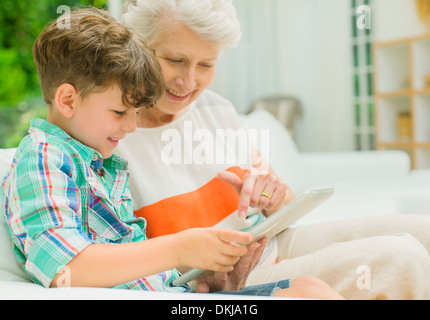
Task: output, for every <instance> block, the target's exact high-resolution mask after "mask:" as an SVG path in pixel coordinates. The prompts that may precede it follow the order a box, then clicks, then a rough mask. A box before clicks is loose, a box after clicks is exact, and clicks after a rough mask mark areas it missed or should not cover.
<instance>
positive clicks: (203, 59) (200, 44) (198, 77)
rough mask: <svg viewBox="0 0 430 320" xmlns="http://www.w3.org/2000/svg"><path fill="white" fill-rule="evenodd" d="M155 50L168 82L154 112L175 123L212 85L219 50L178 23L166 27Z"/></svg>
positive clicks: (165, 25) (155, 45) (154, 46)
mask: <svg viewBox="0 0 430 320" xmlns="http://www.w3.org/2000/svg"><path fill="white" fill-rule="evenodd" d="M153 49H155V51H156V55H157V59H158V61H159V62H160V65H161V69H162V71H163V76H164V80H165V82H166V91H165V92H164V94H163V96H162V97H161V99H160V100H159V101H158V102H157V104H156V106H155V107H154V108H155V109H156V110H154V111H158V112H159V113H161V114H168V115H172V116H173V117H172V120H173V119H174V118H176V117H178V116H180V115H181V113H182V112H183V111H184V110H185V109H186V108H187V107H188V106H189V105H190V104H191V102H193V101H194V100H196V99H197V97H198V96H199V95H200V94H201V93H202V92H203V90H204V89H206V88H207V87H208V86H209V85H210V84H211V82H212V79H213V77H214V73H215V64H216V61H217V59H218V55H219V52H220V50H219V49H218V48H216V47H214V46H212V45H211V44H210V43H208V42H207V41H205V40H203V39H202V38H201V37H200V36H198V35H197V34H195V33H194V32H193V31H192V30H191V29H189V28H188V27H187V26H185V25H183V24H176V23H166V24H164V30H163V32H162V33H161V35H160V37H159V39H158V41H157V42H156V43H155V44H154V45H153Z"/></svg>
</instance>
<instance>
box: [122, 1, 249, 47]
mask: <svg viewBox="0 0 430 320" xmlns="http://www.w3.org/2000/svg"><path fill="white" fill-rule="evenodd" d="M123 22H124V23H125V24H126V25H127V26H129V27H131V28H134V29H136V30H138V31H140V32H142V33H143V34H144V35H145V36H146V38H147V40H148V42H149V44H150V45H153V44H154V43H156V42H157V40H158V37H159V35H160V31H162V24H163V23H165V22H169V23H171V22H179V23H184V24H185V25H186V26H188V27H189V28H190V29H191V30H193V31H194V32H195V33H197V34H198V35H199V36H201V37H202V38H203V39H205V40H206V41H208V42H209V43H210V44H212V45H214V46H216V47H218V48H220V49H225V48H230V47H234V46H236V45H237V43H238V42H239V39H240V37H241V31H240V23H239V20H238V19H237V16H236V10H235V9H234V7H233V5H232V0H126V1H125V4H124V12H123Z"/></svg>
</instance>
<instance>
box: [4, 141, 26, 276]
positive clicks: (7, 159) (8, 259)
mask: <svg viewBox="0 0 430 320" xmlns="http://www.w3.org/2000/svg"><path fill="white" fill-rule="evenodd" d="M14 154H15V149H0V177H1V178H0V181H3V176H4V174H5V173H6V171H7V170H8V168H9V167H10V163H11V162H12V158H13V155H14ZM0 185H1V183H0ZM2 206H3V204H2V202H1V200H0V207H2ZM0 281H31V280H30V278H29V277H28V276H27V274H26V273H25V272H24V271H23V270H22V268H21V266H20V265H19V264H18V262H17V260H16V259H15V255H14V253H13V249H12V241H11V240H10V238H9V234H8V232H7V230H6V225H5V221H4V216H3V210H2V211H1V213H0Z"/></svg>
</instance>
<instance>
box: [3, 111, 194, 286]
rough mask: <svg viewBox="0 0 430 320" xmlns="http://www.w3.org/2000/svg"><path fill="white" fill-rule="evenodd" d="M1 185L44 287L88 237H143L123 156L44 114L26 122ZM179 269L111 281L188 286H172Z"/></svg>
mask: <svg viewBox="0 0 430 320" xmlns="http://www.w3.org/2000/svg"><path fill="white" fill-rule="evenodd" d="M2 187H3V188H2V189H3V193H2V194H1V195H0V201H2V202H4V203H3V207H4V214H5V221H6V225H7V227H8V231H9V234H10V236H11V238H12V241H13V244H14V252H15V255H16V257H17V259H18V261H19V262H20V263H21V265H22V267H23V268H24V270H25V272H26V273H27V274H28V275H29V276H30V277H31V278H32V279H33V281H35V282H36V283H39V284H41V285H43V286H45V287H49V285H50V284H51V281H52V279H53V278H54V276H55V275H56V274H57V273H58V271H59V270H60V269H61V268H62V267H64V266H65V265H66V264H67V263H68V262H69V261H70V260H72V259H73V258H74V257H75V256H76V255H77V254H79V252H81V251H82V250H83V249H85V248H86V247H87V246H89V245H91V244H94V243H130V242H136V241H143V240H146V239H147V238H146V235H145V228H146V221H145V220H144V219H142V218H136V217H135V216H134V214H133V208H132V204H131V197H130V189H129V185H128V164H127V162H126V161H125V160H124V159H122V158H120V157H119V156H117V155H113V156H112V157H110V158H109V159H105V160H103V159H102V156H101V154H100V153H98V152H96V151H95V150H93V149H91V148H89V147H87V146H85V145H83V144H82V143H80V142H79V141H77V140H75V139H73V138H72V137H70V136H69V135H68V134H67V133H65V132H64V131H63V130H62V129H60V128H59V127H57V126H55V125H53V124H51V123H49V122H47V121H45V120H41V119H33V120H32V121H31V127H30V129H29V135H27V136H26V137H25V138H24V139H23V140H22V142H21V143H20V145H19V147H18V149H17V152H16V154H15V157H14V159H13V162H12V166H11V169H10V170H9V172H8V173H7V174H6V176H5V177H4V179H3V184H2ZM0 191H1V190H0ZM152 258H153V257H148V259H152ZM178 276H179V272H178V271H177V270H170V271H166V272H163V273H160V274H156V275H153V276H149V277H145V278H142V279H138V280H136V281H132V282H128V283H126V284H123V285H120V286H117V287H115V288H127V289H139V290H151V291H172V292H178V291H179V292H181V291H185V290H187V288H185V287H173V286H171V282H172V281H173V280H174V279H176V278H177V277H178Z"/></svg>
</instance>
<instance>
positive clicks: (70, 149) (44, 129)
mask: <svg viewBox="0 0 430 320" xmlns="http://www.w3.org/2000/svg"><path fill="white" fill-rule="evenodd" d="M83 149H84V148H83V146H82V144H79V143H78V142H77V141H76V140H75V139H73V138H72V137H70V136H69V135H68V134H67V133H66V132H64V131H63V130H62V129H61V128H59V127H57V126H55V125H53V124H51V123H49V122H48V121H46V120H42V119H33V120H31V125H30V129H29V130H28V134H27V135H26V136H25V137H24V138H23V139H22V140H21V142H20V144H19V145H18V147H17V150H16V153H15V156H14V158H13V161H12V169H16V170H18V169H22V170H28V169H29V168H33V167H35V166H47V165H48V161H49V162H50V164H51V165H55V162H58V164H60V162H61V163H62V162H69V163H70V164H72V163H73V162H75V161H76V160H77V159H79V161H82V160H84V161H85V160H90V159H89V158H90V157H92V154H90V153H89V152H87V157H86V158H88V159H84V158H83V156H84V155H85V153H84V152H83ZM42 162H45V163H42Z"/></svg>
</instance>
